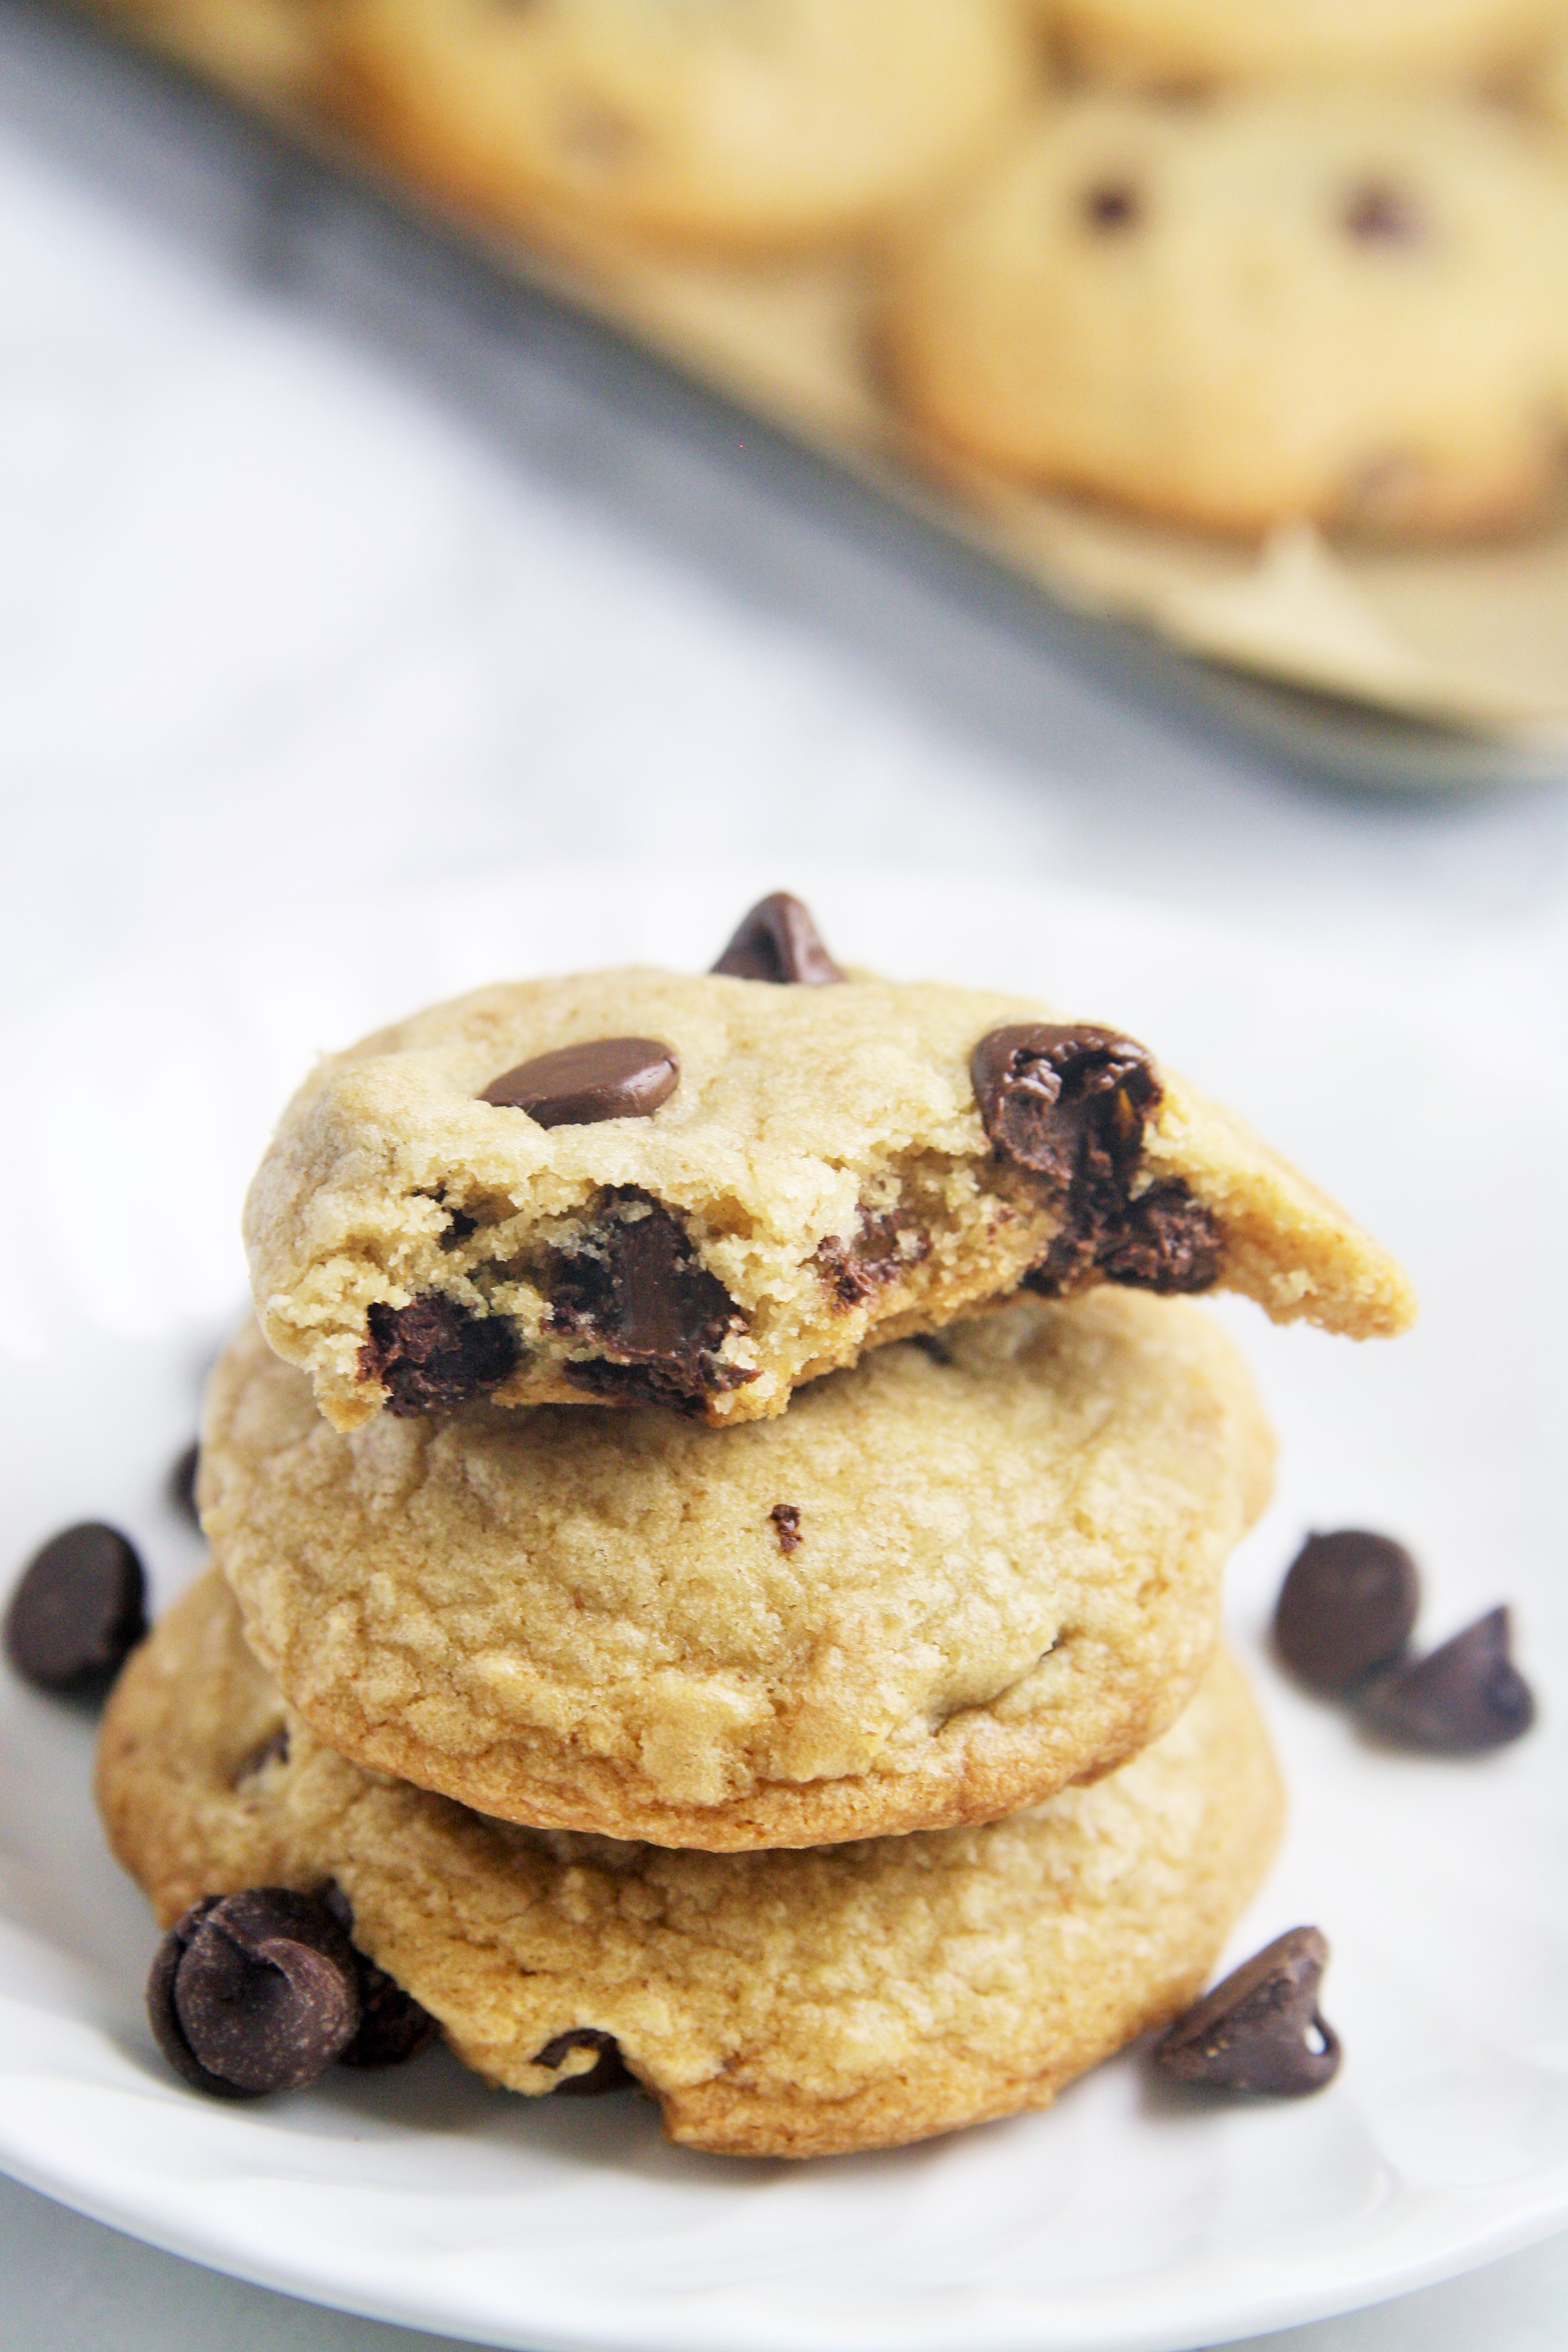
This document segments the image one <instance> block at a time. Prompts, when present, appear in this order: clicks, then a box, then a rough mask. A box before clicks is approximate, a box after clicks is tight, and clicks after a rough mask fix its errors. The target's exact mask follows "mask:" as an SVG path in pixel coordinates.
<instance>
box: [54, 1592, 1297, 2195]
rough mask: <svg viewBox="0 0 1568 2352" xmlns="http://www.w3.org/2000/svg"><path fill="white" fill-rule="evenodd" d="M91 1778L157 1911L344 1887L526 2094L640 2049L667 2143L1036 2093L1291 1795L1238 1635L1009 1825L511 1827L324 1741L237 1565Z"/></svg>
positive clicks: (1011, 2102)
mask: <svg viewBox="0 0 1568 2352" xmlns="http://www.w3.org/2000/svg"><path fill="white" fill-rule="evenodd" d="M98 1790H99V1801H100V1807H101V1810H102V1812H103V1815H104V1819H105V1821H106V1822H107V1824H108V1828H109V1832H110V1839H111V1841H112V1843H113V1845H114V1849H115V1852H116V1853H118V1854H119V1856H120V1858H121V1861H122V1862H123V1863H124V1864H125V1865H126V1867H127V1868H128V1869H129V1870H130V1871H132V1873H133V1874H134V1875H135V1876H136V1877H137V1878H138V1879H139V1880H140V1881H141V1883H142V1885H143V1886H144V1887H145V1888H146V1889H147V1891H148V1893H149V1895H151V1896H152V1898H153V1903H154V1904H155V1906H156V1907H157V1910H158V1913H159V1916H160V1917H161V1918H162V1919H163V1920H165V1921H170V1920H173V1919H174V1918H176V1917H177V1916H180V1915H181V1914H182V1913H184V1911H185V1909H186V1907H187V1906H189V1905H191V1904H193V1903H195V1902H196V1901H197V1900H198V1899H199V1898H201V1897H202V1896H204V1895H218V1894H224V1893H227V1892H231V1891H237V1890H239V1889H241V1888H249V1887H258V1886H267V1887H273V1886H286V1887H293V1888H295V1889H297V1890H299V1891H300V1892H301V1893H316V1892H319V1891H321V1889H322V1887H323V1886H324V1885H326V1884H327V1883H328V1882H331V1884H332V1886H333V1888H334V1889H335V1890H336V1893H337V1895H341V1896H342V1897H346V1899H347V1905H348V1906H349V1916H351V1917H352V1921H353V1937H354V1940H355V1942H356V1943H357V1944H358V1945H359V1946H360V1947H361V1948H362V1949H363V1951H364V1952H365V1953H367V1954H368V1955H369V1957H370V1958H371V1959H372V1960H373V1961H374V1963H376V1964H377V1966H378V1967H379V1968H380V1969H383V1970H385V1971H386V1972H387V1973H388V1974H389V1975H390V1976H391V1977H392V1978H394V1979H395V1980H396V1982H397V1983H398V1984H399V1985H401V1986H403V1987H405V1989H406V1990H407V1991H408V1992H409V1993H411V1994H413V1995H414V1996H415V1997H416V2000H417V2001H418V2002H420V2003H422V2004H423V2006H424V2008H425V2009H426V2010H428V2011H431V2012H432V2013H433V2014H434V2015H435V2016H436V2017H437V2019H439V2021H440V2022H441V2025H442V2027H443V2029H444V2030H445V2032H446V2035H447V2040H448V2042H450V2043H451V2045H452V2047H453V2049H454V2050H455V2051H456V2052H457V2053H458V2056H459V2057H460V2058H462V2059H463V2060H465V2061H466V2063H468V2064H469V2065H470V2066H474V2067H476V2068H478V2070H479V2072H480V2073H481V2074H484V2075H486V2076H487V2077H488V2078H489V2080H490V2081H491V2082H492V2083H496V2084H504V2085H506V2086H507V2087H508V2088H510V2089H512V2090H516V2091H521V2092H523V2093H525V2094H528V2095H534V2096H537V2095H540V2094H542V2093H544V2092H549V2091H552V2090H555V2089H557V2088H561V2087H570V2086H571V2085H572V2084H574V2083H579V2084H580V2083H582V2082H583V2080H584V2078H589V2079H590V2081H592V2080H593V2078H595V2077H597V2078H598V2080H597V2083H595V2084H594V2086H595V2087H597V2086H599V2085H600V2084H602V2083H603V2081H604V2077H605V2069H606V2067H607V2066H608V2067H609V2068H610V2069H612V2070H613V2069H614V2068H615V2066H616V2064H617V2063H624V2065H625V2066H626V2068H627V2069H629V2071H630V2073H631V2074H632V2075H633V2076H634V2077H635V2079H636V2080H637V2082H639V2083H640V2084H642V2085H643V2086H644V2088H645V2089H646V2090H647V2092H648V2093H650V2094H651V2095H653V2096H654V2097H656V2098H657V2099H658V2102H659V2104H660V2105H661V2107H662V2109H663V2113H664V2124H665V2129H666V2130H667V2132H668V2135H669V2137H671V2138H672V2139H674V2140H677V2141H679V2142H681V2143H683V2144H684V2145H686V2146H688V2147H700V2148H710V2149H714V2150H718V2151H721V2152H722V2153H725V2154H731V2155H739V2156H795V2157H804V2156H825V2155H834V2154H838V2153H842V2152H846V2151H847V2150H850V2149H854V2148H868V2147H892V2146H896V2145H898V2144H899V2143H900V2142H902V2141H906V2140H911V2139H919V2138H921V2137H926V2136H927V2135H929V2134H931V2133H934V2132H942V2131H948V2130H952V2129H953V2128H954V2127H955V2126H959V2125H963V2124H968V2123H974V2122H978V2121H980V2120H982V2119H983V2118H985V2117H988V2116H1005V2115H1010V2114H1013V2113H1015V2112H1016V2111H1017V2110H1018V2109H1020V2108H1025V2107H1041V2106H1046V2105H1049V2103H1050V2101H1051V2099H1052V2098H1053V2097H1054V2095H1056V2093H1057V2091H1058V2090H1059V2089H1060V2087H1061V2086H1062V2084H1064V2083H1066V2082H1068V2081H1069V2080H1070V2079H1071V2077H1072V2076H1073V2075H1075V2074H1080V2073H1081V2072H1082V2071H1083V2070H1084V2069H1085V2068H1086V2067H1089V2066H1092V2065H1094V2064H1095V2063H1098V2062H1099V2061H1100V2059H1102V2058H1106V2057H1109V2056H1110V2054H1111V2053H1113V2052H1114V2051H1116V2050H1118V2049H1120V2048H1121V2047H1122V2046H1123V2045H1124V2044H1125V2043H1126V2042H1129V2041H1131V2039H1132V2038H1133V2037H1134V2036H1136V2035H1137V2034H1139V2033H1142V2032H1145V2031H1146V2030H1148V2029H1150V2028H1152V2027H1156V2026H1161V2025H1163V2024H1165V2023H1167V2022H1168V2021H1170V2020H1171V2019H1172V2018H1173V2017H1174V2016H1176V2015H1177V2014H1178V2013H1179V2012H1180V2011H1183V2010H1184V2009H1185V2007H1186V2006H1187V2004H1188V2003H1189V2002H1190V2001H1191V2000H1193V1998H1194V1995H1195V1994H1196V1993H1197V1992H1198V1991H1199V1990H1200V1989H1201V1988H1202V1986H1203V1984H1204V1983H1205V1980H1206V1978H1207V1976H1208V1973H1209V1971H1210V1969H1211V1968H1212V1966H1213V1964H1214V1961H1215V1958H1216V1957H1217V1955H1218V1953H1219V1950H1220V1948H1221V1946H1222V1945H1223V1943H1224V1941H1225V1938H1226V1933H1227V1931H1228V1930H1229V1928H1230V1927H1231V1925H1232V1923H1233V1921H1234V1920H1235V1919H1236V1918H1237V1916H1238V1914H1239V1913H1240V1911H1241V1910H1242V1908H1243V1906H1245V1905H1246V1903H1247V1900H1248V1899H1249V1897H1250V1895H1252V1893H1253V1891H1254V1889H1255V1888H1256V1886H1257V1885H1258V1881H1259V1879H1260V1877H1261V1875H1262V1874H1263V1872H1264V1870H1265V1869H1266V1868H1267V1866H1268V1861H1269V1859H1270V1857H1271V1855H1272V1853H1273V1851H1274V1847H1275V1844H1276V1842H1277V1839H1278V1835H1279V1820H1280V1811H1281V1801H1280V1791H1279V1779H1278V1775H1277V1772H1276V1769H1275V1766H1274V1762H1273V1759H1272V1757H1271V1755H1270V1752H1269V1748H1268V1739H1267V1737H1266V1735H1265V1732H1264V1729H1263V1726H1262V1724H1261V1722H1260V1720H1259V1718H1258V1713H1257V1710H1256V1708H1255V1706H1254V1705H1253V1702H1252V1700H1251V1698H1250V1696H1249V1695H1248V1693H1247V1687H1246V1685H1245V1683H1244V1682H1243V1680H1242V1677H1241V1675H1240V1673H1239V1671H1238V1670H1237V1667H1236V1665H1235V1664H1233V1663H1232V1662H1231V1661H1230V1660H1229V1659H1228V1658H1227V1657H1225V1656H1224V1655H1221V1656H1220V1657H1218V1658H1216V1660H1215V1664H1214V1665H1213V1667H1212V1668H1211V1670H1210V1672H1209V1675H1208V1676H1207V1678H1206V1680H1205V1683H1204V1684H1203V1685H1202V1687H1201V1689H1200V1691H1199V1693H1198V1695H1197V1696H1196V1698H1195V1699H1194V1702H1193V1704H1192V1706H1190V1707H1189V1708H1188V1709H1187V1710H1186V1712H1185V1713H1184V1715H1183V1716H1182V1717H1181V1718H1180V1720H1179V1721H1178V1722H1177V1723H1176V1724H1175V1725H1174V1726H1173V1728H1172V1729H1170V1730H1168V1731H1167V1732H1166V1733H1165V1734H1164V1735H1163V1738H1161V1739H1160V1740H1158V1741H1157V1742H1156V1743H1155V1744H1154V1745H1153V1746H1152V1747H1151V1748H1145V1749H1144V1751H1143V1752H1142V1755H1140V1756H1138V1757H1137V1758H1135V1759H1133V1760H1132V1761H1131V1763H1128V1764H1124V1765H1123V1766H1122V1768H1121V1770H1120V1771H1118V1772H1116V1773H1113V1774H1112V1775H1111V1776H1110V1778H1108V1779H1106V1780H1101V1781H1100V1782H1099V1783H1098V1785H1097V1786H1096V1787H1094V1788H1092V1789H1075V1790H1068V1791H1066V1792H1065V1793H1064V1794H1062V1795H1060V1796H1058V1797H1057V1798H1055V1799H1053V1801H1051V1802H1050V1803H1049V1804H1047V1805H1044V1806H1041V1807H1039V1808H1037V1809H1036V1810H1034V1811H1029V1812H1024V1813H1018V1814H1016V1815H1014V1816H1013V1818H1012V1819H1010V1820H1007V1821H1003V1822H995V1823H994V1824H993V1825H992V1826H990V1827H989V1828H984V1829H960V1830H947V1831H941V1832H931V1833H926V1834H923V1835H916V1836H912V1837H900V1838H885V1839H876V1840H871V1841H868V1842H865V1843H855V1844H850V1845H840V1846H833V1847H828V1848H826V1849H823V1850H820V1851H817V1852H815V1853H749V1854H710V1853H668V1852H665V1851H662V1850H661V1849H659V1848H657V1847H653V1846H648V1845H633V1844H621V1843H614V1842H612V1841H611V1840H609V1839H606V1838H594V1837H582V1836H578V1835H575V1834H574V1833H572V1832H564V1831H545V1830H528V1829H518V1828H512V1827H509V1826H507V1825H506V1824H504V1823H501V1822H494V1821H487V1820H484V1819H482V1818H481V1817H480V1816H479V1814H477V1813H473V1812H468V1811H465V1810H464V1809H463V1808H462V1807H461V1806H459V1805H456V1804H452V1803H450V1802H449V1801H447V1800H446V1799H444V1798H441V1797H436V1796H430V1795H428V1794H426V1793H425V1792H423V1791H421V1790H416V1789H411V1788H409V1787H407V1786H405V1785H403V1784H400V1783H398V1782H395V1781H389V1780H384V1779H383V1778H382V1777H381V1776H380V1775H377V1774H370V1773H366V1772H364V1771H363V1770H362V1769H360V1768H359V1767H358V1766H356V1765H354V1764H351V1763H347V1762H345V1761H344V1760H343V1759H342V1758H341V1757H338V1756H336V1755H334V1754H333V1753H332V1752H331V1749H329V1748H324V1747H322V1746H321V1743H320V1741H319V1740H317V1739H316V1738H314V1737H313V1735H312V1734H311V1733H310V1730H309V1729H308V1728H307V1727H306V1726H305V1725H304V1724H303V1723H302V1722H301V1721H300V1719H299V1718H298V1717H294V1716H290V1715H289V1712H288V1710H287V1709H286V1708H285V1707H284V1706H283V1703H282V1701H281V1699H280V1698H279V1694H278V1692H277V1690H276V1688H275V1687H274V1686H273V1685H271V1684H269V1683H268V1680H267V1678H266V1676H265V1675H264V1674H263V1673H262V1672H261V1670H260V1668H259V1667H258V1665H256V1664H255V1663H254V1662H253V1660H252V1659H251V1657H250V1655H249V1654H248V1652H247V1649H246V1647H245V1643H244V1642H243V1640H242V1638H241V1635H240V1631H239V1621H238V1616H237V1612H236V1610H235V1608H234V1606H233V1603H232V1601H230V1599H229V1596H228V1594H227V1592H226V1590H225V1588H224V1586H223V1584H222V1582H221V1581H220V1580H219V1579H218V1578H217V1576H216V1574H212V1575H209V1576H207V1577H206V1578H205V1579H204V1580H202V1582H201V1583H200V1584H198V1585H197V1586H196V1588H195V1591H192V1592H191V1593H189V1594H188V1595H187V1596H186V1598H185V1599H184V1601H181V1602H180V1603H179V1604H178V1606H177V1607H176V1608H175V1609H174V1610H173V1611H172V1612H171V1613H170V1614H169V1616H168V1617H167V1618H166V1619H165V1620H164V1621H163V1623H162V1624H161V1625H160V1626H159V1628H158V1630H157V1631H156V1633H154V1634H153V1636H152V1638H151V1640H150V1641H149V1642H147V1643H145V1644H144V1645H143V1647H142V1649H141V1650H140V1651H139V1652H138V1653H137V1654H136V1655H135V1657H134V1658H133V1659H132V1662H131V1664H130V1665H129V1667H128V1668H127V1670H126V1672H125V1674H124V1675H123V1677H122V1678H121V1683H120V1685H119V1687H118V1689H117V1690H116V1693H115V1696H114V1698H113V1700H112V1702H111V1704H110V1710H109V1715H108V1717H107V1719H106V1721H105V1724H104V1727H103V1736H102V1743H101V1747H100V1759H99V1774H98Z"/></svg>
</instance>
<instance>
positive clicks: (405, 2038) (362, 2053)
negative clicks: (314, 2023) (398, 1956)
mask: <svg viewBox="0 0 1568 2352" xmlns="http://www.w3.org/2000/svg"><path fill="white" fill-rule="evenodd" d="M321 1902H322V1905H323V1906H324V1907H325V1908H326V1909H327V1910H328V1911H330V1912H331V1915H332V1916H333V1918H334V1919H335V1920H336V1921H337V1923H338V1925H339V1927H341V1928H342V1931H343V1933H344V1935H345V1936H352V1935H353V1924H354V1915H353V1904H352V1903H351V1902H350V1901H349V1898H348V1896H347V1895H345V1894H344V1893H343V1890H342V1887H341V1886H340V1885H338V1884H337V1882H336V1880H335V1879H334V1880H331V1881H329V1883H328V1885H327V1886H326V1888H325V1889H324V1891H323V1893H322V1895H321ZM354 1967H355V1969H356V1971H357V1975H358V1983H359V2002H360V2022H359V2031H358V2032H357V2033H356V2034H355V2035H354V2038H353V2041H352V2042H350V2043H349V2045H348V2047H347V2049H346V2050H343V2051H341V2052H340V2053H339V2054H338V2064H339V2065H340V2066H352V2067H353V2068H354V2070H355V2071H356V2072H357V2073H360V2074H371V2073H375V2072H379V2071H380V2070H381V2069H382V2068H383V2067H386V2066H403V2065H405V2064H406V2063H407V2062H408V2060H409V2059H410V2058H416V2057H417V2056H418V2055H419V2053H420V2052H421V2050H423V2049H425V2048H426V2046H427V2044H428V2043H430V2042H433V2041H434V2040H435V2038H436V2036H437V2033H438V2032H440V2030H441V2029H440V2027H439V2026H438V2025H437V2021H436V2020H435V2019H434V2018H433V2017H432V2016H431V2014H430V2012H429V2011H428V2010H427V2009H426V2007H425V2006H424V2004H423V2002H421V2001H417V2000H415V1998H414V1995H413V1994H412V1993H411V1992H405V1991H404V1990H403V1987H402V1986H401V1985H400V1984H399V1983H398V1981H397V1979H396V1978H395V1977H390V1976H388V1975H387V1973H386V1970H385V1969H383V1968H378V1967H377V1966H376V1964H375V1962H374V1960H373V1959H372V1958H371V1957H370V1955H369V1954H368V1952H362V1951H361V1950H360V1948H359V1947H358V1946H357V1945H355V1947H354Z"/></svg>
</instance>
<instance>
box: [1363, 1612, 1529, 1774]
mask: <svg viewBox="0 0 1568 2352" xmlns="http://www.w3.org/2000/svg"><path fill="white" fill-rule="evenodd" d="M1509 1633H1510V1627H1509V1613H1508V1611H1507V1610H1506V1609H1493V1610H1490V1611H1489V1612H1488V1613H1487V1615H1486V1616H1484V1617H1478V1618H1477V1620H1476V1622H1475V1623H1474V1624H1473V1625H1467V1626H1466V1628H1465V1630H1464V1632H1463V1633H1456V1634H1455V1635H1454V1637H1453V1639H1452V1641H1449V1642H1445V1643H1443V1644H1442V1646H1441V1648H1440V1649H1436V1650H1433V1651H1431V1652H1430V1653H1429V1654H1428V1655H1427V1656H1426V1657H1425V1658H1417V1659H1415V1660H1413V1661H1412V1663H1411V1664H1408V1665H1403V1666H1396V1667H1395V1668H1394V1672H1393V1673H1392V1674H1390V1675H1384V1677H1383V1679H1382V1680H1381V1681H1379V1682H1375V1683H1373V1685H1371V1687H1370V1688H1369V1689H1368V1690H1367V1691H1366V1693H1365V1695H1364V1696H1363V1699H1362V1702H1361V1713H1362V1716H1363V1719H1364V1720H1365V1721H1366V1722H1368V1723H1370V1724H1371V1725H1372V1726H1373V1727H1374V1728H1375V1729H1376V1730H1378V1731H1381V1732H1383V1733H1384V1736H1385V1737H1386V1738H1390V1739H1394V1740H1398V1741H1399V1742H1400V1743H1401V1744H1402V1745H1404V1746H1405V1747H1409V1748H1425V1749H1426V1750H1427V1751H1428V1752H1429V1753H1431V1754H1433V1755H1437V1756H1479V1755H1483V1754H1484V1753H1485V1752H1486V1750H1487V1749H1488V1748H1504V1747H1506V1746H1507V1745H1508V1742H1509V1741H1510V1739H1520V1738H1523V1736H1524V1734H1525V1733H1526V1732H1527V1731H1528V1730H1529V1729H1530V1727H1531V1724H1532V1723H1533V1722H1534V1721H1535V1700H1534V1698H1533V1696H1531V1688H1530V1685H1529V1684H1528V1683H1527V1682H1526V1681H1525V1679H1524V1676H1523V1675H1521V1673H1520V1671H1519V1669H1518V1667H1517V1666H1516V1665H1515V1664H1514V1663H1513V1660H1512V1659H1511V1658H1510V1655H1509Z"/></svg>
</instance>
